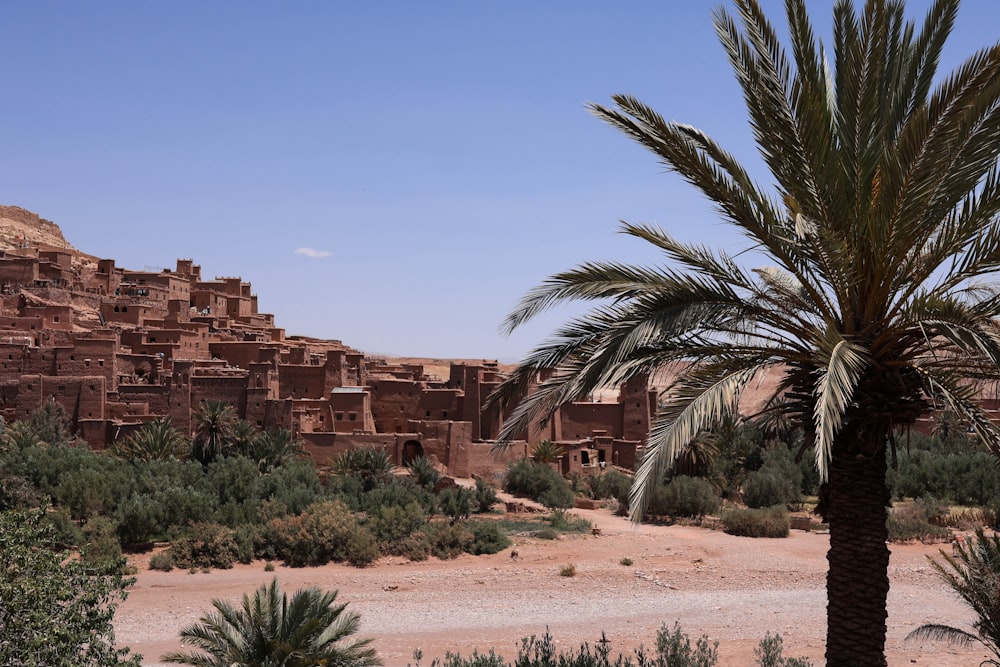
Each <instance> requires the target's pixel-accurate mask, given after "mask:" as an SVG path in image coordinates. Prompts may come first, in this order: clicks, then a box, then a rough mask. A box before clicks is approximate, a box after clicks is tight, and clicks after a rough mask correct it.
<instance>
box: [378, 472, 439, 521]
mask: <svg viewBox="0 0 1000 667" xmlns="http://www.w3.org/2000/svg"><path fill="white" fill-rule="evenodd" d="M414 502H415V503H418V504H419V505H420V506H421V507H422V508H423V510H424V513H426V514H427V515H431V514H434V512H436V511H437V503H438V501H437V498H436V497H435V496H434V494H433V493H432V492H430V491H428V490H427V489H425V488H424V487H422V486H419V485H418V484H416V483H414V481H413V480H412V479H406V478H398V477H396V478H393V480H392V481H391V482H389V483H387V484H384V485H382V486H379V487H376V488H374V489H372V490H370V491H368V492H366V493H364V494H363V495H362V497H361V510H362V511H364V512H368V513H369V514H370V513H372V512H375V511H377V510H378V508H380V507H385V506H388V505H395V506H398V507H406V506H407V505H409V504H411V503H414Z"/></svg>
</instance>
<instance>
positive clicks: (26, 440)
mask: <svg viewBox="0 0 1000 667" xmlns="http://www.w3.org/2000/svg"><path fill="white" fill-rule="evenodd" d="M2 442H3V445H4V447H5V448H7V449H13V450H15V451H18V450H22V449H27V448H29V447H37V446H39V445H44V444H45V442H43V441H42V439H41V437H39V435H38V432H37V431H36V430H35V427H34V426H32V425H31V422H29V421H26V420H23V419H18V420H17V421H15V422H13V423H12V424H11V425H10V426H8V427H7V428H6V429H4V432H3V440H2Z"/></svg>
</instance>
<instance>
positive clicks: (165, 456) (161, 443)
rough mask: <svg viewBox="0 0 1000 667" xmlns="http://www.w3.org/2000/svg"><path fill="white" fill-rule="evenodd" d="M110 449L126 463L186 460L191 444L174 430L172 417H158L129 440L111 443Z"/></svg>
mask: <svg viewBox="0 0 1000 667" xmlns="http://www.w3.org/2000/svg"><path fill="white" fill-rule="evenodd" d="M108 449H109V451H110V452H111V453H112V454H114V455H115V456H117V457H119V458H122V459H125V460H126V461H166V460H169V459H182V458H184V457H185V456H186V455H187V454H188V453H190V451H191V443H189V442H188V440H187V438H185V437H184V436H183V435H182V434H181V432H180V431H178V430H177V429H175V428H174V426H173V424H172V423H171V422H170V417H167V418H166V419H161V418H159V417H158V418H156V419H154V420H153V421H151V422H146V423H145V424H143V425H142V428H140V429H139V430H138V431H136V432H135V433H133V434H132V435H130V436H129V437H128V438H125V439H124V440H116V441H115V442H113V443H111V446H110V447H108Z"/></svg>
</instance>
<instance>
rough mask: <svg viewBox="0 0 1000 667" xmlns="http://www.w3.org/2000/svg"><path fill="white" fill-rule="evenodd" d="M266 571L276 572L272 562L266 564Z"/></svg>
mask: <svg viewBox="0 0 1000 667" xmlns="http://www.w3.org/2000/svg"><path fill="white" fill-rule="evenodd" d="M264 571H265V572H274V563H272V562H271V561H267V562H266V563H264Z"/></svg>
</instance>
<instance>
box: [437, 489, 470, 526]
mask: <svg viewBox="0 0 1000 667" xmlns="http://www.w3.org/2000/svg"><path fill="white" fill-rule="evenodd" d="M475 502H476V492H475V490H474V489H466V488H463V487H461V486H456V487H452V488H448V489H445V490H444V491H442V492H441V493H440V494H439V495H438V507H439V508H440V510H441V513H442V514H444V515H445V516H446V517H448V518H449V519H451V522H452V523H457V522H459V521H463V520H465V519H468V518H469V515H471V514H472V508H473V506H474V505H475Z"/></svg>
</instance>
